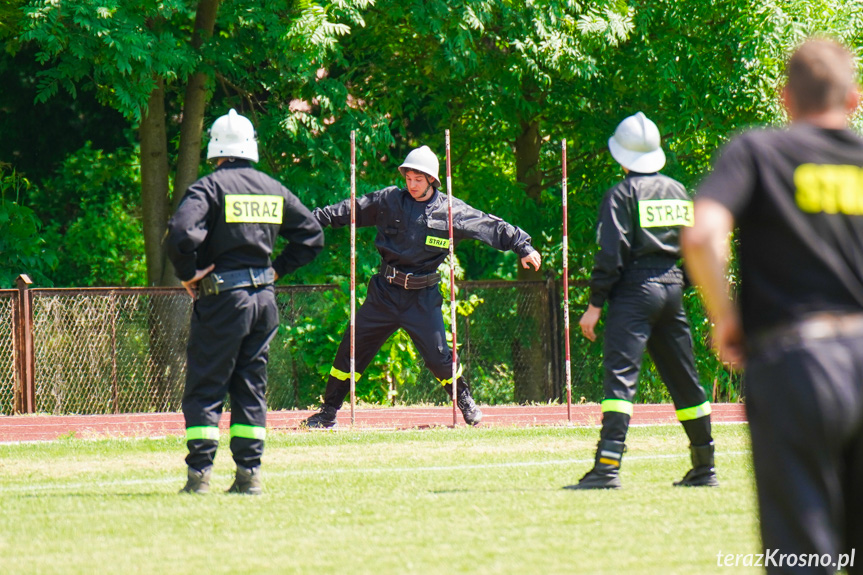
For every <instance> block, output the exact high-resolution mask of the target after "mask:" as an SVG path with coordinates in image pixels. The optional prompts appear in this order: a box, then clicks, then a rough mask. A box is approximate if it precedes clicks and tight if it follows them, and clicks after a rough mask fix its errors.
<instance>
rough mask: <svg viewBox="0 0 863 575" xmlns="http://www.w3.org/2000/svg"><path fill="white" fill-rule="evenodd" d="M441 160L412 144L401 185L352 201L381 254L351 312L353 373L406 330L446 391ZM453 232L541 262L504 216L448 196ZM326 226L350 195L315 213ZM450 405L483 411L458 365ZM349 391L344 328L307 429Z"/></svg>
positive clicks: (339, 218) (327, 422)
mask: <svg viewBox="0 0 863 575" xmlns="http://www.w3.org/2000/svg"><path fill="white" fill-rule="evenodd" d="M438 169H439V163H438V159H437V156H436V155H435V154H434V152H432V151H431V149H430V148H429V147H428V146H422V147H420V148H416V149H415V150H412V151H411V152H410V153H409V154H408V156H407V158H405V161H404V162H403V163H402V165H401V166H399V172H401V174H402V176H404V178H405V187H404V188H399V187H398V186H390V187H388V188H384V189H382V190H378V191H376V192H371V193H370V194H366V195H364V196H362V197H360V198H357V200H356V206H357V216H356V222H357V226H359V227H363V226H375V227H377V229H378V233H377V237H375V247H376V248H377V249H378V252H379V253H380V254H381V267H380V273H378V274H375V275H374V276H372V279H371V281H370V282H369V290H368V295H367V296H366V299H365V301H364V302H363V305H362V306H360V309H359V311H358V312H357V318H356V349H355V354H356V358H355V365H354V367H355V370H356V377H357V379H359V377H360V375H361V374H362V372H363V370H365V368H366V367H368V365H369V363H371V361H372V358H374V356H375V354H376V353H377V352H378V350H379V349H380V348H381V346H382V345H383V344H384V342H385V341H386V340H387V338H389V337H390V336H391V335H392V334H393V333H394V332H395V331H396V330H397V329H399V328H403V329H404V330H405V331H407V333H408V335H409V336H410V338H411V340H412V341H413V342H414V344H415V345H416V347H417V350H419V352H420V355H421V356H422V357H423V360H425V363H426V365H427V366H428V368H429V369H430V370H431V372H432V373H433V374H434V376H435V378H437V380H438V381H440V382H441V384H443V386H444V389H445V390H446V391H447V393H448V394H450V396H452V352H451V351H450V348H449V345H448V344H447V341H446V329H445V328H444V323H443V314H442V313H441V304H442V303H443V298H442V297H441V293H440V287H439V286H438V285H437V284H438V283H439V282H440V274H439V273H438V271H437V268H438V266H440V265H441V263H443V261H444V259H446V257H447V255H448V254H449V224H448V221H447V220H448V218H447V197H446V196H445V195H443V194H441V193H440V192H439V191H438V188H439V187H440V179H438ZM452 203H453V206H452V219H453V237H454V239H455V241H456V242H459V241H460V240H463V239H475V240H480V241H481V242H484V243H486V244H488V245H490V246H492V247H494V248H497V249H499V250H512V251H514V252H515V253H516V254H518V256H519V257H520V258H521V264H522V265H523V266H524V267H525V268H527V267H528V266H529V265H532V266H534V267H535V268H536V269H537V270H538V269H539V265H540V261H541V260H540V256H539V252H537V251H536V250H535V249H534V248H533V246H531V245H530V236H529V235H527V234H526V233H525V232H524V231H523V230H521V229H519V228H517V227H515V226H513V225H511V224H508V223H506V222H505V221H503V220H502V219H500V218H498V217H496V216H492V215H489V214H486V213H483V212H481V211H479V210H477V209H474V208H472V207H471V206H469V205H467V204H466V203H464V202H463V201H461V200H459V199H458V198H453V202H452ZM314 214H315V217H316V218H317V219H318V222H320V224H321V225H322V226H324V227H326V226H332V227H334V228H339V227H342V226H345V225H348V224H350V221H351V209H350V200H345V201H343V202H340V203H338V204H335V205H332V206H326V207H324V208H317V209H315V211H314ZM457 374H458V380H457V383H458V397H457V398H456V403H457V404H458V407H459V409H460V410H461V413H462V416H463V417H464V420H465V422H466V423H467V424H468V425H476V424H478V423H479V422H480V421H481V420H482V411H480V409H479V407H477V405H476V403H475V402H474V400H473V397H472V396H471V394H470V388H469V387H468V384H467V382H466V381H465V379H464V378H463V377H461V366H459V367H458V369H457ZM349 392H350V331H347V330H346V331H345V334H344V336H343V337H342V342H341V344H340V345H339V349H338V351H337V352H336V358H335V360H334V361H333V367H332V369H331V370H330V377H329V380H328V381H327V389H326V392H325V395H324V405H323V406H321V411H320V412H319V413H316V414H314V415H312V416H311V417H309V418H308V419H307V420H306V421H305V424H306V425H307V426H308V427H312V428H331V427H335V426H336V424H337V423H336V413H337V412H338V410H339V408H340V407H341V406H342V402H343V401H344V399H345V396H346V395H347V394H348V393H349Z"/></svg>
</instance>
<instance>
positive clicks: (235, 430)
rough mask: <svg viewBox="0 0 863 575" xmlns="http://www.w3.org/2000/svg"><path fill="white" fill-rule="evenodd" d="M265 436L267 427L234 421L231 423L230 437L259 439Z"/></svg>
mask: <svg viewBox="0 0 863 575" xmlns="http://www.w3.org/2000/svg"><path fill="white" fill-rule="evenodd" d="M266 436H267V428H265V427H260V426H258V425H245V424H243V423H234V424H233V425H231V438H234V437H242V438H243V439H260V440H263V439H264V438H265V437H266Z"/></svg>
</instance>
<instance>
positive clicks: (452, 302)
mask: <svg viewBox="0 0 863 575" xmlns="http://www.w3.org/2000/svg"><path fill="white" fill-rule="evenodd" d="M445 134H446V196H447V222H448V227H449V308H450V324H451V326H450V327H451V329H452V424H453V427H455V426H456V425H457V424H458V415H457V414H458V410H457V409H456V408H457V407H458V381H457V378H456V375H457V373H458V351H457V349H456V344H457V342H458V338H457V337H456V301H455V242H454V241H453V230H452V164H451V162H450V145H449V130H446V131H445Z"/></svg>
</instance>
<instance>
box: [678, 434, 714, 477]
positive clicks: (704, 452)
mask: <svg viewBox="0 0 863 575" xmlns="http://www.w3.org/2000/svg"><path fill="white" fill-rule="evenodd" d="M713 449H714V448H713V442H712V441H711V442H710V443H708V444H707V445H690V446H689V455H690V458H691V459H692V469H690V470H689V471H688V472H687V473H686V475H684V476H683V479H681V480H680V481H675V482H674V485H676V486H677V487H719V480H718V479H717V478H716V469H714V467H713Z"/></svg>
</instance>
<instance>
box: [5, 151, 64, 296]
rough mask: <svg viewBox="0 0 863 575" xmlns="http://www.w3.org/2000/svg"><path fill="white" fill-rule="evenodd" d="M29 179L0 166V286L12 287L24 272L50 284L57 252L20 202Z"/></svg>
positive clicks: (39, 225)
mask: <svg viewBox="0 0 863 575" xmlns="http://www.w3.org/2000/svg"><path fill="white" fill-rule="evenodd" d="M29 187H30V182H29V181H28V180H27V179H26V178H24V177H23V176H21V175H20V174H18V173H17V172H16V171H15V170H9V169H8V168H7V167H5V166H3V167H2V169H0V288H12V287H15V278H17V277H18V276H19V275H20V274H22V273H27V274H28V275H29V276H30V279H32V280H33V281H34V282H36V283H38V284H41V285H48V286H50V285H53V284H52V280H51V276H52V270H54V269H55V268H56V267H57V264H58V259H57V254H56V253H55V252H54V250H53V248H52V247H51V246H50V245H49V244H48V242H46V241H45V239H44V238H43V237H42V235H41V227H42V225H41V222H40V221H39V218H37V217H36V214H35V213H34V212H33V210H32V209H30V208H29V207H27V206H25V205H23V204H22V203H21V198H22V196H23V195H24V194H25V193H26V191H27V190H28V188H29Z"/></svg>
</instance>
